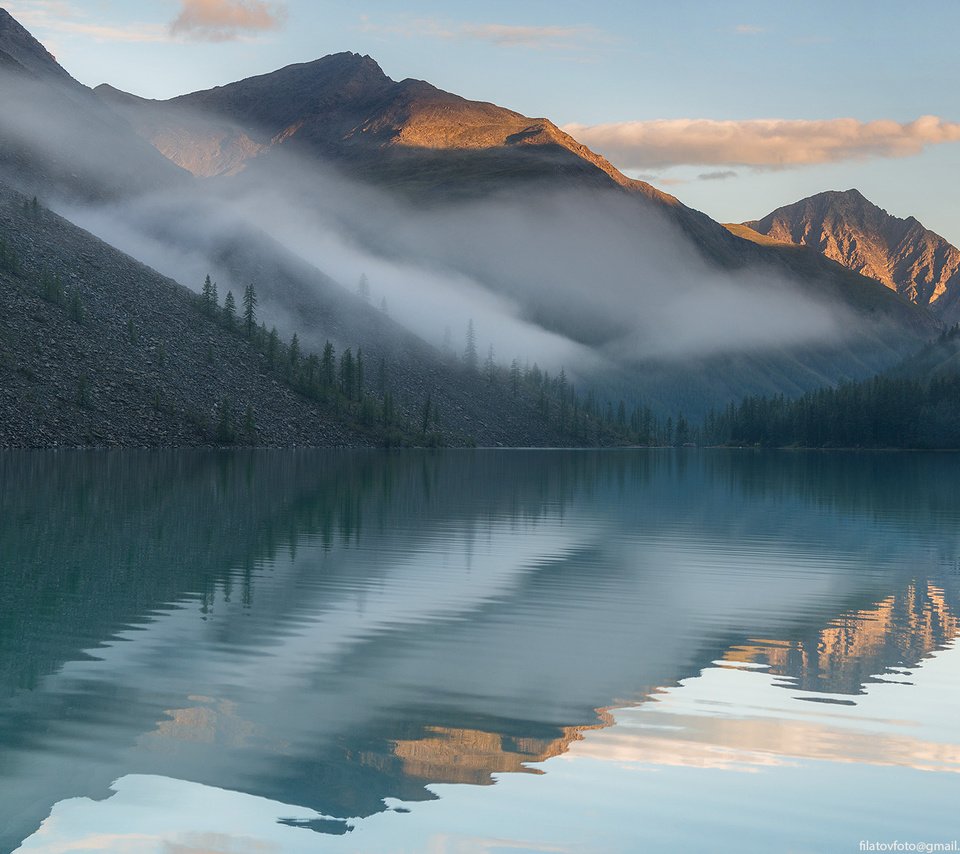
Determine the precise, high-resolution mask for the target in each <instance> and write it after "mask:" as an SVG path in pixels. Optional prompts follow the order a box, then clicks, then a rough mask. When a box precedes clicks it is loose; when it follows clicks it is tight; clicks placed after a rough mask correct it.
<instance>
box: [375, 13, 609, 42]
mask: <svg viewBox="0 0 960 854" xmlns="http://www.w3.org/2000/svg"><path fill="white" fill-rule="evenodd" d="M360 29H361V30H363V31H364V32H368V33H384V34H393V35H400V36H405V37H408V38H410V37H421V38H423V37H425V38H435V39H446V40H455V39H459V40H464V41H481V42H488V43H490V44H495V45H499V46H500V47H521V48H532V49H534V50H576V49H578V48H582V47H584V46H585V45H587V44H590V43H592V42H597V41H601V40H603V39H604V35H603V33H601V32H600V31H599V30H596V29H594V28H593V27H587V26H575V27H561V26H521V25H515V24H476V23H455V22H450V21H443V20H440V19H439V18H410V19H404V20H402V21H399V22H395V23H389V24H382V23H378V22H376V21H374V20H373V19H371V18H370V17H369V16H367V15H363V16H361V18H360Z"/></svg>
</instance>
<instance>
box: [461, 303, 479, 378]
mask: <svg viewBox="0 0 960 854" xmlns="http://www.w3.org/2000/svg"><path fill="white" fill-rule="evenodd" d="M463 363H464V365H466V367H467V370H468V371H470V373H472V374H475V373H476V372H477V334H476V332H475V331H474V328H473V318H472V317H471V318H470V320H469V321H468V322H467V344H466V347H464V350H463Z"/></svg>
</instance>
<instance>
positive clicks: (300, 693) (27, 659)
mask: <svg viewBox="0 0 960 854" xmlns="http://www.w3.org/2000/svg"><path fill="white" fill-rule="evenodd" d="M957 465H958V463H957V461H956V460H954V459H953V458H952V457H950V456H936V455H930V456H910V457H907V456H904V457H897V458H892V459H891V458H889V457H883V456H881V455H867V454H859V455H857V454H842V453H837V454H829V455H827V454H820V455H804V454H799V453H793V454H782V453H780V454H778V453H765V454H760V453H756V454H755V453H749V454H735V453H731V454H724V453H716V454H701V453H697V452H695V451H689V452H687V451H664V452H662V453H649V454H644V455H638V454H636V453H631V452H500V453H496V452H448V453H445V454H430V453H426V452H424V453H416V454H413V453H411V454H404V455H391V454H388V453H379V452H308V451H300V452H262V453H260V452H247V453H230V454H224V453H212V452H196V453H192V454H183V453H170V454H166V455H164V454H144V453H138V452H118V453H105V454H101V455H93V454H91V455H86V456H82V457H71V458H70V461H69V463H68V464H67V465H64V464H63V460H62V459H60V458H58V457H57V456H56V455H43V454H41V455H36V454H24V455H7V456H5V457H4V458H3V461H2V466H3V470H2V475H3V478H2V482H3V483H4V484H12V483H17V484H19V485H20V486H19V488H18V489H17V490H16V491H13V490H10V489H4V490H3V491H2V492H0V505H2V506H0V511H2V513H3V518H5V519H16V520H17V522H18V523H17V524H16V525H15V526H11V525H4V526H0V551H2V554H3V555H4V573H3V576H2V581H0V595H2V598H3V601H4V603H5V619H4V621H3V630H2V636H0V644H2V646H0V663H2V669H0V673H2V684H3V699H2V701H0V704H2V708H3V715H2V720H3V726H2V728H0V755H2V757H3V763H2V769H3V770H2V773H0V789H2V797H3V799H4V802H5V803H8V804H9V805H10V810H9V811H5V812H4V819H3V820H4V822H5V823H4V824H2V825H0V827H2V832H3V837H2V846H3V848H4V849H6V850H13V849H16V848H18V846H19V848H20V850H23V851H54V850H65V849H64V846H68V845H74V844H79V841H83V844H84V845H86V846H87V849H89V850H104V851H115V850H126V849H124V848H123V847H122V845H133V844H136V845H139V846H140V848H137V849H130V850H147V851H149V850H158V851H159V850H166V849H164V846H167V845H181V846H187V850H192V849H190V847H189V846H191V845H192V846H193V847H194V848H200V849H201V850H208V849H209V850H233V849H230V848H229V847H226V848H217V847H216V846H215V845H214V846H213V847H210V846H211V845H212V842H211V840H217V839H219V840H220V842H219V843H217V844H219V845H221V846H228V845H234V846H235V847H237V846H239V849H240V850H254V843H256V844H257V845H273V846H275V847H279V849H280V850H284V851H287V850H290V851H301V850H302V851H310V850H315V849H316V845H317V844H318V841H319V839H320V836H318V834H321V835H322V836H325V837H327V838H328V843H326V844H329V845H332V846H334V847H337V846H342V847H343V848H344V850H369V849H370V848H372V849H374V850H398V851H406V850H409V851H416V850H424V848H425V847H427V845H428V844H429V840H430V839H433V838H434V837H435V836H436V835H437V834H440V835H444V836H449V838H450V839H451V844H454V842H457V844H461V845H462V846H464V847H466V848H467V849H468V850H471V846H474V847H477V846H479V845H480V843H478V842H476V840H478V839H486V838H488V837H489V838H491V839H492V838H496V839H509V840H513V842H516V843H517V845H518V847H521V848H524V847H526V848H527V849H529V850H544V846H550V845H554V846H556V845H560V844H561V843H563V844H567V846H568V847H569V848H572V849H574V850H580V849H584V848H589V846H590V845H596V844H597V843H596V841H597V840H601V842H602V843H603V846H604V849H605V850H624V851H626V850H635V848H636V846H637V845H640V846H641V847H642V846H643V845H645V844H647V843H648V842H651V841H652V842H653V843H655V842H656V841H657V840H658V839H659V838H661V837H663V836H664V835H666V836H668V837H669V838H678V834H679V837H683V838H684V839H687V840H688V841H690V840H693V839H695V838H705V836H706V835H708V834H717V833H728V834H730V833H733V834H737V833H742V832H745V830H744V829H745V828H753V829H755V830H756V831H757V835H756V838H757V840H758V841H757V843H756V848H755V849H753V848H750V846H749V845H747V847H746V848H744V845H743V842H742V837H739V836H737V837H736V838H738V839H739V840H740V841H739V842H738V843H737V850H770V844H771V840H773V841H776V840H778V839H780V838H781V837H778V835H777V831H776V821H775V819H776V817H777V816H780V817H781V818H782V811H783V810H784V809H785V802H784V801H783V799H782V798H781V797H780V796H779V794H778V793H779V792H782V791H783V790H785V789H788V790H789V791H791V792H792V795H791V799H792V802H793V803H795V804H796V805H797V808H798V809H799V808H803V809H818V808H820V807H821V806H822V805H823V803H824V799H825V798H826V797H827V794H826V793H825V790H824V786H823V779H824V778H823V775H825V774H837V775H839V777H840V778H841V779H843V780H844V781H846V782H845V785H852V782H853V781H854V780H864V779H867V778H866V777H864V775H865V774H867V773H868V771H869V769H874V770H873V771H872V772H869V773H872V774H879V775H883V779H885V780H887V781H889V783H890V784H891V785H893V784H896V787H897V788H898V790H902V789H903V787H907V789H906V791H909V793H910V794H909V795H907V800H908V802H909V803H910V807H911V815H910V818H909V819H902V815H903V814H902V811H901V812H900V813H899V815H900V816H901V820H902V821H905V822H906V824H905V825H903V824H902V825H901V826H909V827H913V826H914V823H915V822H916V823H917V824H919V822H921V821H931V822H933V824H932V825H931V826H934V827H940V826H942V824H943V820H942V818H941V819H937V816H938V815H940V814H939V813H938V812H937V810H938V809H941V808H942V807H943V804H944V799H945V798H947V797H948V796H952V795H950V793H953V792H955V791H956V788H955V787H956V785H957V783H956V780H957V776H956V772H957V771H958V770H960V745H958V743H957V739H956V735H955V732H954V731H953V729H952V728H951V727H950V726H949V720H951V718H950V714H951V713H950V711H949V709H950V708H951V707H950V705H949V702H948V699H949V694H948V690H947V689H948V685H949V684H951V679H952V678H953V675H954V674H956V670H957V667H958V664H957V663H956V662H955V660H954V658H955V657H954V651H953V649H952V643H953V640H954V638H955V636H956V633H957V607H958V604H960V603H958V587H957V575H956V567H957V561H958V558H960V543H958V540H957V534H956V532H957V530H958V527H957V524H956V522H957V516H956V514H957V511H956V509H955V507H954V506H953V502H952V501H951V500H950V496H951V495H952V488H953V484H954V483H955V479H956V474H957V472H956V467H957ZM894 485H895V486H896V488H893V487H894ZM171 494H175V495H176V496H177V500H176V501H170V500H169V496H170V495H171ZM223 518H230V519H232V520H234V521H233V522H232V523H231V524H229V525H227V526H224V525H223V524H222V523H220V521H219V520H221V519H223ZM28 580H29V583H27V581H28ZM811 700H812V701H814V702H810V701H811ZM653 772H656V773H653ZM917 775H919V777H918V776H917ZM870 779H879V778H870ZM654 783H655V785H654ZM491 784H496V785H493V786H492V787H491ZM848 791H849V792H852V791H853V790H848ZM734 797H749V798H751V803H752V804H753V810H754V814H753V815H752V816H744V815H743V814H742V813H738V812H737V811H735V810H729V809H728V808H727V806H728V804H729V802H730V799H732V798H734ZM851 797H852V794H848V795H844V796H843V797H842V798H841V799H840V800H841V802H842V803H847V804H848V805H849V801H850V798H851ZM893 797H894V796H893V794H892V789H891V792H885V791H878V792H877V793H875V795H874V796H873V798H874V801H873V806H871V808H870V809H869V810H862V809H861V810H859V811H858V810H855V809H853V810H848V811H846V812H839V811H838V812H837V813H831V814H830V818H829V820H827V821H825V822H824V823H823V824H822V826H821V827H820V828H819V829H818V830H817V831H816V834H815V837H816V839H817V840H819V842H820V843H821V847H820V848H819V849H817V850H829V849H830V848H831V846H832V845H834V844H835V843H837V844H838V841H841V840H846V839H847V838H854V839H855V840H858V839H860V838H862V837H864V834H865V833H867V831H868V830H869V827H868V825H869V823H870V821H872V820H873V817H875V812H877V811H879V812H881V813H882V812H883V809H884V804H887V805H888V806H890V805H892V798H893ZM900 797H901V798H902V796H900ZM638 798H641V800H642V801H643V806H642V808H641V812H642V814H643V817H644V822H643V824H642V825H640V826H638V825H637V824H636V823H635V821H634V818H635V815H636V810H637V809H638V807H637V800H638ZM548 803H549V804H550V806H549V808H548V806H547V804H548ZM681 803H683V804H684V805H685V806H684V809H693V810H694V811H695V812H696V813H697V815H698V820H697V822H696V823H694V824H692V825H689V826H688V829H687V830H685V831H683V832H680V831H678V828H677V825H676V824H675V822H674V819H672V818H671V816H672V815H676V811H677V810H678V808H679V805H680V804H681ZM558 805H562V811H563V813H564V814H565V815H569V816H572V815H574V814H575V813H589V814H590V815H596V816H597V820H598V822H599V823H600V825H599V826H594V825H593V824H591V823H588V822H583V821H579V822H573V821H572V819H571V820H569V821H566V822H565V821H560V822H559V823H558V822H557V812H556V810H557V806H558ZM494 812H495V813H496V814H497V815H499V816H500V819H499V820H498V821H499V822H500V824H498V825H497V826H498V827H502V828H503V831H502V832H498V833H497V834H492V835H491V834H490V833H489V829H490V826H489V825H487V831H486V832H483V827H484V822H485V821H489V820H492V819H490V816H492V815H493V813H494ZM891 814H892V812H891ZM944 814H947V813H944ZM762 815H765V816H768V817H769V820H767V819H764V820H762V821H761V820H760V818H759V817H760V816H762ZM485 817H486V818H485ZM938 822H939V823H938ZM511 828H512V829H511ZM131 834H133V835H134V837H135V838H136V840H137V841H136V843H134V842H130V841H129V840H128V839H127V838H128V837H130V835H131ZM563 834H568V836H567V838H566V840H564V838H563ZM670 834H673V835H672V836H671V835H670ZM698 834H702V835H703V836H700V837H698ZM730 838H731V839H733V838H734V837H733V836H731V837H730ZM125 839H127V841H124V840H125ZM204 840H205V841H204ZM231 840H232V841H231ZM458 840H459V841H458ZM471 840H473V841H471ZM521 843H522V844H521ZM483 844H488V843H483ZM203 845H207V846H208V849H204V848H202V846H203ZM764 845H766V846H767V847H766V848H765V849H764V848H763V846H764ZM98 846H99V847H98ZM243 846H247V847H246V848H244V847H243ZM537 846H539V848H537ZM87 849H84V850H87ZM66 850H70V849H69V848H67V849H66ZM546 850H552V849H549V848H546ZM563 850H565V849H563ZM731 850H733V849H732V848H731Z"/></svg>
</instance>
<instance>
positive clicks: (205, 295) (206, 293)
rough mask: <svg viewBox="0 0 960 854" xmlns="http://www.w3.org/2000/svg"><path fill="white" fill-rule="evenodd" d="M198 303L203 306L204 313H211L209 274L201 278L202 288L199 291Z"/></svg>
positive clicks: (211, 289)
mask: <svg viewBox="0 0 960 854" xmlns="http://www.w3.org/2000/svg"><path fill="white" fill-rule="evenodd" d="M200 304H201V305H202V306H203V311H204V313H205V314H208V315H209V314H212V313H213V282H211V281H210V274H209V273H207V277H206V278H205V279H204V280H203V290H202V291H201V292H200Z"/></svg>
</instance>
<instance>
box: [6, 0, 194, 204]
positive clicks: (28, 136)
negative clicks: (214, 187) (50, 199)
mask: <svg viewBox="0 0 960 854" xmlns="http://www.w3.org/2000/svg"><path fill="white" fill-rule="evenodd" d="M0 103H2V105H3V109H2V115H0V180H2V181H4V182H5V183H7V184H10V185H12V186H14V187H16V188H17V189H20V190H22V191H24V192H27V193H30V194H34V193H36V194H40V195H58V196H66V197H70V198H74V199H82V200H87V201H89V200H102V199H106V198H114V197H117V196H120V195H130V194H132V193H136V192H142V191H145V190H151V189H157V188H159V187H166V186H176V185H178V184H183V183H186V182H188V181H189V180H190V175H189V174H188V173H187V172H185V171H184V170H182V169H180V168H178V167H177V166H175V165H174V164H172V163H170V162H169V161H168V160H167V159H166V158H164V157H160V156H158V154H157V152H156V151H155V150H154V149H153V148H152V147H151V146H149V145H147V144H145V142H144V140H143V139H141V138H140V137H139V136H138V135H137V134H136V133H134V131H133V130H132V129H131V127H130V126H129V124H128V123H127V122H126V120H124V119H123V118H122V117H120V116H118V115H117V114H116V112H114V111H113V110H110V109H108V108H106V107H105V106H104V104H103V102H102V101H101V100H100V99H99V98H97V97H96V95H94V94H93V92H92V91H91V90H90V89H88V88H87V87H85V86H82V85H81V84H80V83H78V82H77V81H76V80H74V79H73V78H72V77H71V76H70V75H69V74H68V73H67V72H66V71H65V70H64V69H63V68H62V67H61V66H60V65H59V64H58V63H57V61H56V60H55V59H54V58H53V56H52V55H51V54H50V53H49V52H48V51H47V50H46V49H45V48H44V47H43V46H42V45H41V44H40V43H39V42H38V41H37V40H36V39H35V38H34V37H33V36H31V35H30V33H29V32H27V30H25V29H24V28H23V27H22V26H21V25H20V24H19V23H17V21H16V20H14V19H13V18H12V17H11V16H10V14H9V13H8V12H7V11H6V10H4V9H0Z"/></svg>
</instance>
